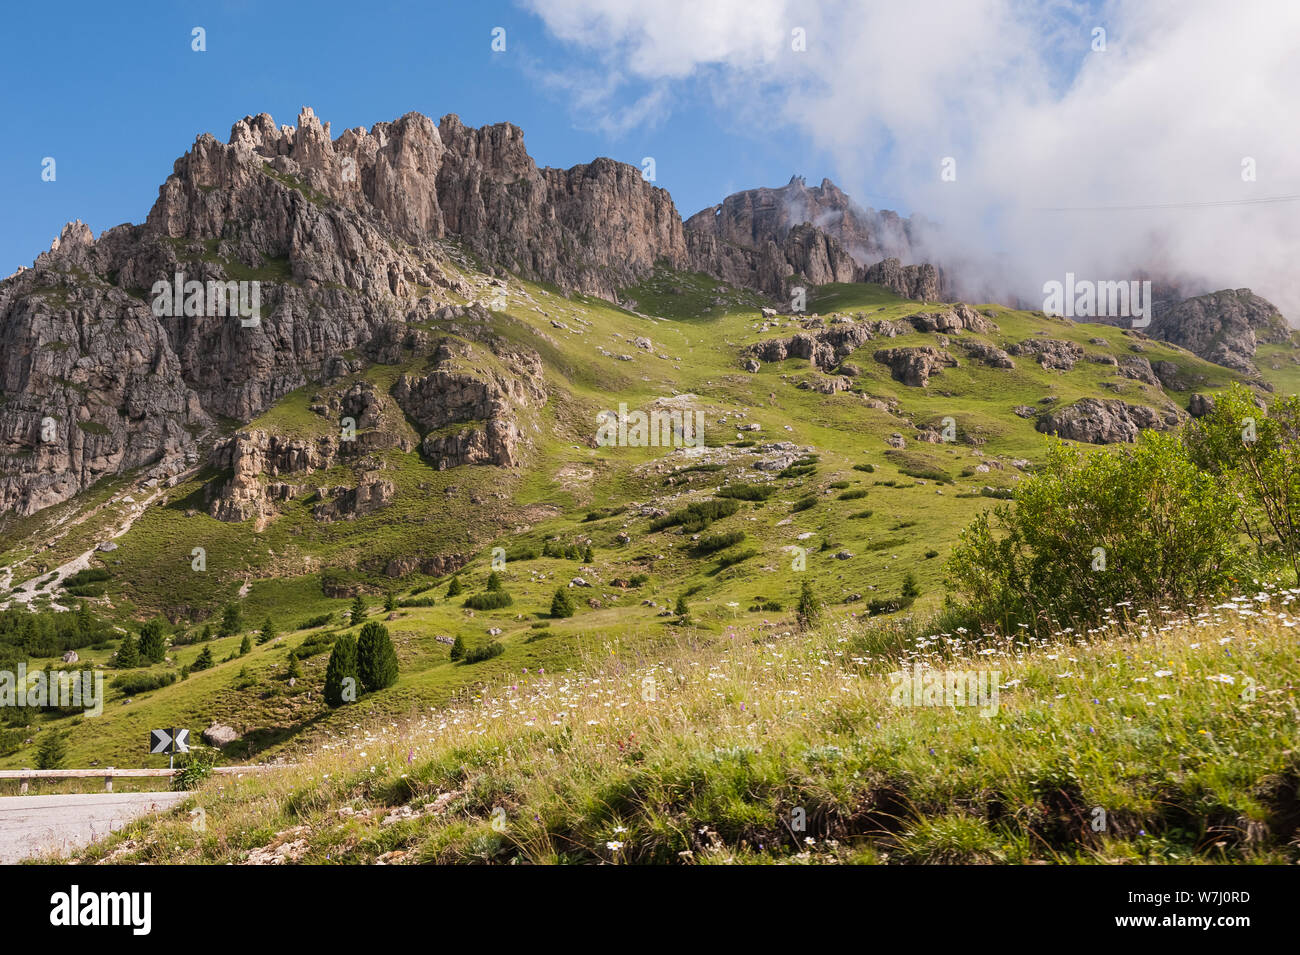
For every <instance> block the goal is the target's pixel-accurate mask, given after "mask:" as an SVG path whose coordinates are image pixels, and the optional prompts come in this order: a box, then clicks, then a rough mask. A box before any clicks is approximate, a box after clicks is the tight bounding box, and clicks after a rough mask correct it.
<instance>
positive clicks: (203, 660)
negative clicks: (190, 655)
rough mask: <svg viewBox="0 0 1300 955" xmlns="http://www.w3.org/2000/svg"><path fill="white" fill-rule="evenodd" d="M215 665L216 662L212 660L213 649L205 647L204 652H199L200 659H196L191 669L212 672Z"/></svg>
mask: <svg viewBox="0 0 1300 955" xmlns="http://www.w3.org/2000/svg"><path fill="white" fill-rule="evenodd" d="M214 665H215V661H214V660H213V659H212V648H211V647H204V648H203V649H202V650H200V651H199V655H198V657H196V658H195V660H194V664H193V665H192V666H191V667H190V669H191V670H211V669H212V667H213V666H214Z"/></svg>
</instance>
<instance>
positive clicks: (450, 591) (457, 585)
mask: <svg viewBox="0 0 1300 955" xmlns="http://www.w3.org/2000/svg"><path fill="white" fill-rule="evenodd" d="M464 590H465V588H464V586H463V585H462V584H461V582H460V578H459V577H453V578H451V583H450V584H448V585H447V597H448V598H451V597H459V596H460V595H461V594H462V593H463V592H464Z"/></svg>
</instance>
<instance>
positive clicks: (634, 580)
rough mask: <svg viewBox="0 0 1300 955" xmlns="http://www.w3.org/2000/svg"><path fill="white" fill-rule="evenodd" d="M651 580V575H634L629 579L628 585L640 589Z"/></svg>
mask: <svg viewBox="0 0 1300 955" xmlns="http://www.w3.org/2000/svg"><path fill="white" fill-rule="evenodd" d="M649 579H650V575H649V574H633V575H632V576H631V577H629V578H628V579H627V585H628V586H629V587H640V586H642V585H643V584H645V583H646V581H648V580H649Z"/></svg>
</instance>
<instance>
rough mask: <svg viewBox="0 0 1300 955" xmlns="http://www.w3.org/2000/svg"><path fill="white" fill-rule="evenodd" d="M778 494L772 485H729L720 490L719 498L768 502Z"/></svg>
mask: <svg viewBox="0 0 1300 955" xmlns="http://www.w3.org/2000/svg"><path fill="white" fill-rule="evenodd" d="M775 493H776V488H775V487H773V486H772V485H770V484H729V485H727V486H726V487H724V488H721V489H719V490H718V497H722V498H734V499H735V500H737V501H766V500H767V499H768V498H769V497H771V496H772V495H773V494H775Z"/></svg>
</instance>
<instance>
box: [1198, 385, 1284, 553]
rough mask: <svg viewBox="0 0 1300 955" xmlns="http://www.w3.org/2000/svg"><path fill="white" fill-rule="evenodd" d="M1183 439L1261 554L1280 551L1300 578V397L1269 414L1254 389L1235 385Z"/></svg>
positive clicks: (1277, 403)
mask: <svg viewBox="0 0 1300 955" xmlns="http://www.w3.org/2000/svg"><path fill="white" fill-rule="evenodd" d="M1183 439H1184V444H1185V446H1186V448H1187V450H1188V455H1189V457H1190V458H1191V460H1192V461H1193V463H1195V464H1196V465H1197V467H1199V468H1201V469H1202V470H1203V471H1205V472H1206V473H1208V474H1210V475H1212V476H1213V478H1214V480H1215V484H1216V486H1217V487H1218V488H1219V492H1220V494H1221V495H1222V496H1223V497H1225V498H1226V499H1227V500H1228V501H1230V502H1231V503H1232V505H1233V516H1234V518H1235V519H1236V521H1237V525H1238V526H1239V527H1240V528H1241V530H1242V532H1243V533H1244V534H1245V535H1246V536H1247V537H1248V538H1249V539H1250V541H1251V543H1252V544H1253V545H1254V546H1255V548H1256V549H1257V551H1258V552H1260V553H1261V554H1267V553H1269V552H1270V551H1276V552H1278V553H1279V554H1280V555H1281V556H1282V557H1283V558H1284V559H1285V560H1286V562H1287V563H1288V564H1289V565H1290V567H1291V570H1292V572H1293V573H1295V574H1297V575H1298V576H1300V397H1297V396H1296V395H1290V396H1288V397H1285V398H1280V399H1278V400H1277V401H1275V402H1274V403H1273V406H1272V407H1271V408H1270V409H1268V412H1267V413H1265V412H1264V411H1262V410H1261V409H1260V408H1259V407H1258V406H1257V405H1256V404H1255V396H1254V394H1253V393H1252V392H1251V391H1250V389H1249V388H1247V387H1246V386H1245V385H1241V384H1234V385H1233V386H1232V387H1231V388H1230V389H1228V391H1227V392H1226V393H1224V394H1221V395H1218V396H1216V398H1215V403H1214V407H1213V409H1211V411H1210V413H1209V414H1207V415H1205V416H1204V417H1202V418H1200V419H1198V420H1196V421H1193V422H1191V423H1190V424H1189V425H1188V426H1187V428H1186V430H1185V431H1184V434H1183Z"/></svg>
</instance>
